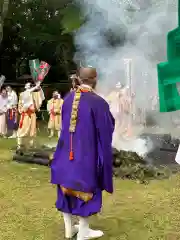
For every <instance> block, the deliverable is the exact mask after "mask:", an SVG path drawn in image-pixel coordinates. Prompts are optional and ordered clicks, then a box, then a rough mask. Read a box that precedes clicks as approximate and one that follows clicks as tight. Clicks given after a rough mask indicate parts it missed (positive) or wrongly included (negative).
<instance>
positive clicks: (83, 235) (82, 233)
mask: <svg viewBox="0 0 180 240" xmlns="http://www.w3.org/2000/svg"><path fill="white" fill-rule="evenodd" d="M78 227H79V232H78V235H77V240H88V239H95V238H100V237H102V236H103V235H104V233H103V232H102V231H100V230H92V229H90V228H89V224H88V218H82V217H81V218H80V219H79V226H77V225H76V228H78Z"/></svg>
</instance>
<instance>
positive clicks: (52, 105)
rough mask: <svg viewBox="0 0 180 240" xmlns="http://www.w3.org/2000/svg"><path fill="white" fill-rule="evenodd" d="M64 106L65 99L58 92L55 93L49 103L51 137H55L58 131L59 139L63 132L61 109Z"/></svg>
mask: <svg viewBox="0 0 180 240" xmlns="http://www.w3.org/2000/svg"><path fill="white" fill-rule="evenodd" d="M62 105H63V99H62V98H61V95H60V94H59V93H58V91H54V92H53V96H52V98H51V99H50V100H49V101H48V103H47V111H48V113H49V122H48V129H49V130H50V135H49V137H50V138H51V137H53V136H54V132H55V131H57V133H58V137H59V136H60V132H61V109H62Z"/></svg>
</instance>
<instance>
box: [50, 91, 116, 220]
mask: <svg viewBox="0 0 180 240" xmlns="http://www.w3.org/2000/svg"><path fill="white" fill-rule="evenodd" d="M73 98H74V92H71V93H69V94H68V96H67V97H66V98H65V99H64V104H63V107H62V131H61V136H60V138H59V141H58V144H57V148H56V151H55V154H54V159H53V161H52V164H51V183H52V184H57V185H61V186H63V187H65V188H70V189H73V190H76V191H81V192H87V193H89V192H91V193H93V194H94V195H93V199H92V200H90V201H88V202H86V203H85V202H83V201H82V200H80V199H78V198H75V197H71V196H66V195H63V193H62V191H61V189H60V187H58V188H57V191H58V193H57V195H58V197H57V202H56V207H57V208H58V209H59V210H60V211H62V212H67V213H71V214H74V215H77V216H82V217H88V216H90V215H92V214H95V213H97V212H99V211H100V210H101V205H102V191H103V190H106V191H107V192H109V193H112V192H113V180H112V146H111V144H112V135H113V131H114V124H115V122H114V118H113V117H112V115H111V113H110V110H109V105H108V104H107V102H106V101H105V100H104V99H103V98H101V97H100V96H98V95H96V94H95V93H93V92H86V93H81V99H80V103H79V108H78V118H77V125H76V131H75V133H74V134H73V145H72V146H73V153H74V159H73V160H69V153H70V132H69V126H70V117H71V110H72V103H73Z"/></svg>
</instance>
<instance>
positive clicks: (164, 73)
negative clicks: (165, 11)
mask: <svg viewBox="0 0 180 240" xmlns="http://www.w3.org/2000/svg"><path fill="white" fill-rule="evenodd" d="M179 2H180V0H179ZM179 10H180V3H179V5H178V27H177V28H176V29H174V30H172V31H170V32H169V33H168V36H167V60H168V61H167V62H163V63H160V64H158V66H157V70H158V88H159V106H160V112H172V111H177V110H180V94H179V92H178V89H177V83H180V11H179Z"/></svg>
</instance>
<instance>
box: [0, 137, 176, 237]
mask: <svg viewBox="0 0 180 240" xmlns="http://www.w3.org/2000/svg"><path fill="white" fill-rule="evenodd" d="M39 141H40V142H43V137H41V138H40V139H39ZM47 142H48V141H47V138H46V143H47ZM13 147H15V141H14V140H10V139H0V156H1V157H0V221H1V225H0V228H1V231H0V239H2V240H61V239H62V240H63V239H64V237H63V233H64V231H63V221H62V218H61V215H60V214H59V213H58V212H57V211H56V209H55V205H54V204H55V200H56V189H55V187H53V186H51V184H50V183H49V179H50V175H49V174H50V172H49V169H48V168H47V167H42V166H36V165H29V164H18V163H16V162H13V161H11V157H12V152H11V151H10V149H11V148H13ZM114 189H115V193H114V195H113V196H110V195H108V194H106V193H105V194H104V206H103V210H102V213H101V214H99V215H98V216H94V217H92V218H91V224H92V226H93V227H94V228H100V229H102V230H103V231H104V232H105V236H104V237H103V238H102V239H104V240H116V239H122V240H126V239H127V240H147V239H149V240H156V239H157V240H160V239H162V240H176V239H177V240H179V239H180V204H179V201H180V200H179V199H180V176H179V175H177V176H174V177H172V178H171V179H169V180H163V181H153V182H151V183H150V184H149V185H140V184H137V183H135V182H133V181H124V180H115V183H114Z"/></svg>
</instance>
